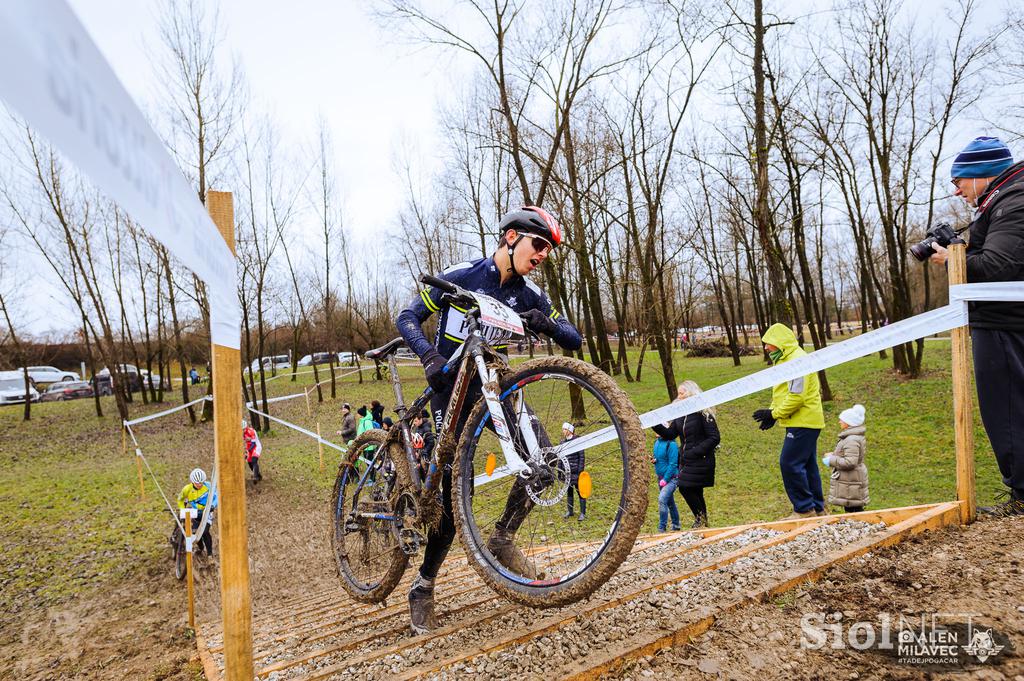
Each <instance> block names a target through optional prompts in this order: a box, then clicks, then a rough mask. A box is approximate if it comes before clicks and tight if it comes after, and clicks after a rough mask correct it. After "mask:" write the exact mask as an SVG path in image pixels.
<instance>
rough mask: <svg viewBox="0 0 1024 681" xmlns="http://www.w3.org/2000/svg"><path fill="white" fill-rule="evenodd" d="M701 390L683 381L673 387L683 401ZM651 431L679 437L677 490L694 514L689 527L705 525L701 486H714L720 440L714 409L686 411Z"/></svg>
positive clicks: (706, 516)
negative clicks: (690, 412)
mask: <svg viewBox="0 0 1024 681" xmlns="http://www.w3.org/2000/svg"><path fill="white" fill-rule="evenodd" d="M701 392H702V391H701V389H700V386H699V385H697V383H696V382H695V381H683V382H682V383H680V384H679V387H678V388H677V389H676V400H677V401H678V400H685V399H686V398H688V397H693V396H695V395H699V394H701ZM654 432H655V433H657V434H658V435H659V436H660V437H664V438H668V439H673V438H679V473H678V476H677V477H678V483H677V484H678V489H679V493H680V494H681V495H682V497H683V499H684V500H685V501H686V505H687V506H689V507H690V512H691V513H693V524H692V525H691V526H690V527H692V528H694V529H697V528H700V527H707V526H708V504H707V500H706V499H705V498H704V488H706V487H714V486H715V450H716V449H717V448H718V445H719V443H720V442H721V441H722V435H721V433H720V432H719V430H718V421H717V420H716V419H715V410H714V409H713V408H709V409H705V410H703V411H700V412H697V413H695V414H686V415H685V416H681V417H680V418H677V419H675V420H674V421H672V422H671V423H666V424H664V425H660V426H654ZM668 486H669V485H666V488H667V487H668Z"/></svg>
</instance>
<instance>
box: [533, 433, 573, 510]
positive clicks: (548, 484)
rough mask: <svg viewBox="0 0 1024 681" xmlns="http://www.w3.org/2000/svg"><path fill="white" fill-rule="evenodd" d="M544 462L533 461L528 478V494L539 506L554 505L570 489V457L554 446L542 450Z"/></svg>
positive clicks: (541, 454)
mask: <svg viewBox="0 0 1024 681" xmlns="http://www.w3.org/2000/svg"><path fill="white" fill-rule="evenodd" d="M540 457H541V459H542V463H532V462H531V464H530V468H532V469H533V473H532V474H531V475H530V476H529V477H528V478H527V479H526V494H527V496H529V497H530V499H531V500H532V501H533V503H535V504H537V505H538V506H554V505H555V504H557V503H558V502H560V501H561V500H562V499H564V498H565V494H566V492H567V491H568V489H569V458H568V457H567V456H566V455H565V454H563V453H562V452H560V451H557V450H556V449H555V448H553V447H545V448H544V449H542V450H541V451H540Z"/></svg>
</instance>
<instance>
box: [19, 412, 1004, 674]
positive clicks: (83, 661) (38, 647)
mask: <svg viewBox="0 0 1024 681" xmlns="http://www.w3.org/2000/svg"><path fill="white" fill-rule="evenodd" d="M286 404H287V403H286ZM287 409H288V410H291V409H293V407H290V406H289V407H288V408H287ZM288 410H286V409H285V408H284V407H282V410H281V411H280V412H279V413H282V414H283V415H284V416H285V417H286V418H287V417H291V418H292V419H293V420H295V421H300V422H304V421H306V420H305V419H304V418H303V413H302V412H304V411H305V410H304V408H302V407H300V406H298V405H296V406H295V407H294V410H295V413H294V414H290V413H289V411H288ZM332 418H333V415H330V414H327V415H323V419H322V420H323V423H324V427H325V430H329V429H332V428H334V427H335V424H333V423H332V422H331V419H332ZM153 423H154V424H156V425H153V426H151V430H150V431H148V432H146V433H145V438H144V442H145V443H148V445H147V446H148V447H149V448H150V451H153V450H155V449H157V447H156V445H155V443H158V442H160V443H162V444H161V445H160V446H161V447H162V450H161V451H160V452H154V453H161V454H162V458H163V460H164V461H165V462H166V466H167V467H166V468H165V469H164V470H163V475H164V478H165V479H167V480H174V481H180V480H184V479H185V478H186V476H187V473H188V470H189V468H190V467H191V465H193V463H194V461H195V460H196V458H197V456H200V455H208V452H207V450H208V448H209V442H210V441H211V438H212V432H211V429H210V427H209V426H199V427H197V428H195V429H182V428H181V427H180V424H172V423H168V424H167V425H166V432H164V431H162V429H164V428H165V426H164V425H162V423H161V422H159V421H158V422H153ZM89 431H90V432H88V433H79V434H77V435H76V437H77V438H79V439H81V438H83V437H85V438H89V439H90V440H89V441H90V444H91V447H90V451H92V452H95V455H94V457H93V458H90V459H89V461H87V462H83V461H80V460H79V459H76V458H73V457H72V458H68V459H67V461H68V463H67V465H68V466H71V465H88V466H96V465H99V464H101V463H105V462H106V463H109V462H115V461H119V460H120V459H118V457H120V456H121V450H120V439H119V436H118V434H117V430H116V428H111V427H110V426H109V424H104V425H102V427H101V426H99V425H98V426H96V427H95V428H94V429H93V428H91V427H90V429H89ZM23 432H24V431H22V430H18V431H15V430H13V429H11V430H8V431H6V432H0V440H5V442H6V443H11V442H13V440H12V439H9V437H10V436H13V435H15V434H17V435H18V438H19V439H18V443H19V449H21V448H24V449H25V450H26V451H30V450H38V448H40V447H42V446H43V442H42V441H40V442H38V443H37V442H34V441H32V440H31V438H26V437H25V436H23V435H22V433H23ZM183 433H184V434H183ZM39 437H43V436H42V435H40V436H39ZM47 437H48V438H50V439H52V435H50V436H47ZM291 442H292V441H291V440H287V441H286V440H285V439H281V440H279V441H277V442H274V441H273V440H272V439H271V440H265V441H264V446H265V451H268V452H274V451H275V448H276V451H282V448H283V447H285V446H286V445H288V446H291V445H290V444H289V443H291ZM76 446H79V447H80V446H81V445H80V443H79V444H76V443H71V442H69V443H68V444H67V446H66V450H67V451H75V450H74V448H75V447H76ZM302 447H303V449H301V452H300V453H299V454H297V455H296V456H295V457H292V458H291V459H290V460H289V461H290V463H288V464H287V465H286V463H285V460H284V457H281V458H278V459H275V457H274V456H273V454H271V455H269V456H267V457H265V463H264V471H265V472H264V474H265V476H266V477H265V479H264V481H263V482H261V483H260V484H259V485H253V483H252V482H249V483H247V484H248V489H249V492H248V495H247V499H248V512H249V520H250V549H251V572H252V576H253V577H252V594H253V609H254V612H255V613H257V614H260V613H268V612H271V613H272V612H273V611H274V609H275V607H280V606H281V605H284V604H287V603H288V602H289V601H290V600H292V599H295V598H300V597H302V596H305V595H308V594H310V593H314V592H317V591H322V590H324V589H326V588H327V587H330V586H334V585H335V584H336V582H335V580H336V579H337V577H336V575H335V572H334V567H333V561H332V559H331V557H330V552H329V541H328V535H327V532H328V514H327V511H326V509H327V505H328V504H327V501H328V496H329V494H330V480H331V479H332V477H333V471H332V466H331V465H330V459H328V461H329V465H328V467H327V471H326V472H325V474H323V475H320V474H319V471H318V467H317V466H316V457H317V453H316V450H315V448H311V447H309V446H308V443H307V444H305V445H302ZM204 452H206V454H203V453H204ZM300 457H305V459H302V462H301V464H300V463H299V460H300ZM108 459H109V461H108ZM4 460H5V461H7V462H8V464H9V465H14V464H13V463H11V462H14V461H16V457H15V456H8V458H6V459H4ZM124 465H125V466H126V468H125V469H124V470H119V471H118V472H117V475H118V476H119V477H118V478H117V479H119V480H120V479H127V480H129V481H130V480H132V479H133V475H134V459H133V458H131V457H130V458H129V459H128V462H127V463H126V464H124ZM118 484H120V483H118ZM178 488H180V484H177V485H176V486H174V491H176V489H178ZM121 493H122V494H123V495H124V496H125V497H126V498H131V497H132V496H133V495H134V494H135V492H134V490H133V489H132V488H131V487H130V485H129V487H128V489H127V490H122V492H121ZM151 494H152V492H151ZM0 503H3V500H2V499H0ZM121 512H123V513H125V514H127V515H129V516H130V519H131V521H132V522H131V523H129V525H130V526H132V527H134V526H135V525H136V524H141V525H140V526H141V527H143V529H144V530H145V531H144V533H143V534H141V535H137V534H135V533H134V532H135V530H133V534H132V535H131V537H124V538H122V541H121V542H120V545H119V546H112V547H109V548H110V549H111V550H113V551H115V552H116V551H120V553H118V554H117V555H119V556H121V557H122V558H121V560H120V565H119V569H116V570H110V569H108V568H104V570H103V571H93V570H92V568H90V567H89V566H90V565H92V563H91V562H90V560H89V556H83V555H76V556H74V558H73V559H69V562H70V563H72V564H70V565H67V566H62V565H57V566H50V567H48V568H46V569H47V570H49V572H48V573H47V574H49V575H58V574H60V573H62V572H64V571H65V568H66V569H67V570H68V571H71V570H78V571H79V572H81V574H79V575H77V579H79V581H80V583H81V584H82V585H83V586H82V588H78V589H76V590H75V593H74V595H71V596H67V597H62V598H51V597H44V596H43V595H42V594H43V592H42V591H39V592H38V593H37V592H36V590H35V589H33V590H28V591H25V592H19V593H13V594H12V593H6V594H3V596H4V597H3V602H4V603H5V604H6V606H5V609H6V611H5V613H4V617H3V621H2V622H0V679H19V680H26V681H27V680H29V679H154V680H156V679H169V680H171V679H173V680H176V681H177V680H185V679H201V678H202V670H201V666H200V665H199V663H198V659H197V656H196V649H195V642H194V640H193V638H192V634H191V632H190V630H189V629H188V627H187V614H186V597H185V588H184V585H183V584H182V583H181V582H178V581H177V580H175V579H174V576H173V574H172V569H171V562H170V553H169V547H168V546H167V543H166V536H167V534H168V532H167V530H169V529H170V528H169V519H168V518H167V517H166V514H165V513H164V515H159V514H160V513H162V511H161V510H160V508H159V506H156V505H154V503H153V499H152V497H150V499H149V500H148V501H147V502H146V503H144V504H143V503H139V504H138V505H132V504H126V505H125V506H123V507H121ZM147 514H148V515H147ZM149 516H152V517H153V518H154V520H152V521H151V522H148V523H146V522H144V521H145V518H147V517H149ZM102 520H103V519H102V518H101V519H100V521H102ZM62 522H63V521H62ZM67 522H69V523H70V522H80V521H79V520H74V521H73V520H70V519H69V520H68V521H67ZM90 522H93V520H92V519H89V520H88V522H86V523H84V524H80V525H76V526H75V529H74V531H75V532H80V531H82V530H81V528H82V527H88V524H89V523H90ZM165 526H166V527H165ZM3 536H4V533H2V532H0V537H3ZM10 536H11V535H8V538H9V537H10ZM15 536H20V537H21V539H19V541H22V542H25V541H33V538H32V535H31V533H29V534H24V533H23V534H21V535H15ZM215 536H216V535H215ZM1022 537H1024V518H1015V519H1008V520H1002V521H984V522H979V523H977V524H975V525H973V526H971V527H968V528H966V529H961V528H954V529H947V530H943V531H939V532H930V533H927V534H925V535H923V536H921V537H917V538H914V539H912V540H911V541H909V542H907V543H904V544H901V545H899V546H897V547H894V548H891V549H887V550H883V551H880V552H877V553H874V554H870V555H869V556H868V557H867V558H865V559H861V560H858V561H856V562H854V563H852V564H849V565H843V566H840V567H837V568H834V569H833V570H831V571H830V572H829V573H827V575H826V577H825V579H824V580H823V581H822V582H821V583H819V584H817V585H814V586H809V587H805V588H802V589H800V590H797V591H794V592H791V593H790V594H785V595H783V596H782V597H780V598H778V599H776V600H775V601H773V602H769V603H764V604H760V605H757V606H754V607H750V608H746V609H744V610H741V611H739V612H736V613H733V614H729V615H726V616H724V617H723V618H721V619H720V620H719V621H718V622H717V623H716V625H715V626H714V627H713V629H712V630H711V631H710V632H708V633H707V634H705V635H704V636H702V637H700V638H699V639H697V640H695V641H693V642H692V643H691V644H689V645H686V646H684V647H680V648H677V649H675V650H671V651H664V652H662V653H660V654H658V655H657V656H655V657H653V658H650V659H648V660H645V661H641V662H640V663H634V664H630V665H629V666H627V667H626V668H625V669H623V670H621V671H620V672H618V673H617V675H616V676H617V677H619V678H630V679H642V678H661V677H664V678H669V677H675V678H683V679H698V678H699V679H706V678H707V679H709V678H731V679H749V678H754V677H757V676H762V677H764V678H767V679H776V678H780V679H781V678H785V679H827V680H829V681H834V680H837V679H876V678H877V679H889V678H898V679H924V678H947V677H948V678H991V679H999V678H1008V679H1015V680H1016V679H1020V680H1021V681H1024V657H1022V655H1024V572H1022V569H1024V568H1022V565H1021V562H1022V561H1024V551H1022V550H1021V538H1022ZM34 540H36V541H38V543H39V545H40V551H41V552H42V551H44V550H45V551H49V552H51V553H52V544H53V541H54V540H53V539H52V538H48V537H36V538H35V539H34ZM47 541H49V542H50V544H49V545H47V544H46V542H47ZM215 543H216V540H215ZM6 546H7V550H9V549H10V545H9V544H7V545H6ZM139 546H143V547H146V546H148V548H138V547H139ZM98 550H99V551H101V552H102V551H103V547H99V549H98ZM92 553H94V554H95V553H97V551H92ZM40 555H41V554H40ZM3 564H4V565H9V561H5V562H4V563H3ZM15 567H17V566H15ZM41 569H42V568H41ZM10 583H12V582H11V581H10V580H8V579H7V578H6V577H5V576H2V575H0V585H4V584H10ZM5 588H6V587H5ZM218 591H219V585H218V576H217V568H216V564H210V563H203V562H202V561H200V563H199V565H198V567H197V600H198V606H197V607H198V617H199V620H200V621H201V622H209V621H215V620H217V619H219V602H218ZM933 611H942V612H957V613H976V614H977V621H978V622H980V623H982V624H983V625H985V626H986V627H992V628H993V629H994V630H995V631H997V632H1002V633H1003V634H1005V635H1007V636H1009V639H1010V641H1011V642H1012V643H1013V646H1014V649H1012V650H1011V649H1010V648H1007V649H1006V650H1004V651H1001V652H1000V653H999V654H998V655H996V656H995V657H993V658H991V659H990V660H989V661H988V662H987V663H985V664H984V665H978V667H977V668H976V669H974V670H971V671H968V672H956V673H944V672H929V671H923V670H921V669H917V668H909V667H906V666H901V665H899V664H897V663H896V662H895V661H894V660H893V659H891V658H887V657H885V656H883V655H881V654H878V653H875V652H861V651H851V650H849V649H845V650H831V649H829V648H826V649H824V650H818V651H815V650H805V649H802V648H801V647H800V638H801V628H800V620H801V617H802V616H803V615H805V614H807V613H814V612H821V613H842V615H843V618H844V620H845V621H847V622H849V621H857V620H865V621H873V622H877V621H878V616H879V613H890V614H894V615H898V614H899V613H901V612H903V613H920V612H933Z"/></svg>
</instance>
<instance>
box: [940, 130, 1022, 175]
mask: <svg viewBox="0 0 1024 681" xmlns="http://www.w3.org/2000/svg"><path fill="white" fill-rule="evenodd" d="M1011 165H1013V155H1011V154H1010V150H1009V148H1007V146H1006V145H1005V144H1003V143H1002V141H1000V140H999V139H998V138H996V137H978V138H977V139H975V140H974V141H973V142H971V143H970V144H968V145H967V146H966V147H964V150H963V151H961V152H960V153H959V154H957V155H956V158H955V159H953V167H952V168H951V169H950V171H949V176H950V177H952V178H954V179H955V178H958V177H968V178H970V177H995V176H996V175H1000V174H1001V173H1002V172H1003V171H1004V170H1006V169H1007V168H1009V167H1010V166H1011Z"/></svg>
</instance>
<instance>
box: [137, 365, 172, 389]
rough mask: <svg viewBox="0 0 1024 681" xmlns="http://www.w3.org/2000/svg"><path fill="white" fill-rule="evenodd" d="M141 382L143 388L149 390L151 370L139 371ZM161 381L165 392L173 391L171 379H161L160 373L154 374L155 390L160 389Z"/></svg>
mask: <svg viewBox="0 0 1024 681" xmlns="http://www.w3.org/2000/svg"><path fill="white" fill-rule="evenodd" d="M139 380H140V381H142V387H143V388H144V389H146V390H149V380H150V377H149V369H140V370H139ZM161 380H162V381H163V382H164V384H163V389H164V390H170V389H171V379H170V378H161V376H160V374H158V373H154V374H153V388H154V389H159V388H160V381H161Z"/></svg>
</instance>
